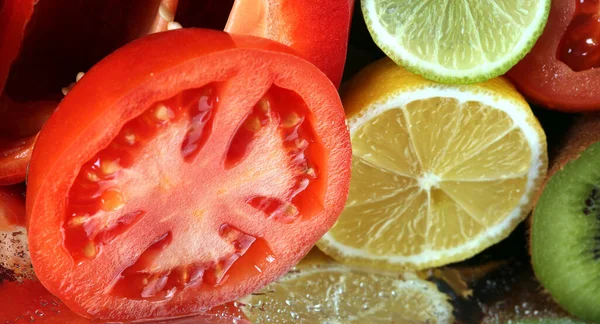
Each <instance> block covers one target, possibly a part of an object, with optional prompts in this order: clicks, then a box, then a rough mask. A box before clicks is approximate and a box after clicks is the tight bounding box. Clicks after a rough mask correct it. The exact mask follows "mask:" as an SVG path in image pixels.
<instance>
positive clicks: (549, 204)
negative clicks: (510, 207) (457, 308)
mask: <svg viewBox="0 0 600 324" xmlns="http://www.w3.org/2000/svg"><path fill="white" fill-rule="evenodd" d="M530 244H531V255H532V263H533V269H534V271H535V274H536V276H537V277H538V279H539V280H540V282H541V283H542V285H543V286H544V287H545V288H546V289H547V290H548V291H549V292H550V294H551V295H552V297H554V299H555V300H556V301H557V302H558V303H559V304H560V305H561V306H562V307H563V308H565V309H566V310H567V311H568V312H570V313H572V314H573V315H575V316H577V317H579V318H581V319H584V320H590V321H594V322H597V321H600V143H595V144H592V145H590V146H588V147H587V148H586V149H585V150H584V151H583V152H581V153H580V154H579V155H578V156H575V157H574V158H573V159H571V160H570V161H569V162H567V163H566V164H564V166H563V167H562V169H560V170H558V171H556V173H554V175H553V176H552V177H551V178H550V179H549V181H548V183H547V184H546V187H545V189H544V191H543V193H542V195H541V196H540V198H539V200H538V202H537V205H536V208H535V211H534V214H533V220H532V224H531V242H530Z"/></svg>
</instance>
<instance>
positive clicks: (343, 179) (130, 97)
mask: <svg viewBox="0 0 600 324" xmlns="http://www.w3.org/2000/svg"><path fill="white" fill-rule="evenodd" d="M82 107H85V109H81V108H82ZM350 162H351V147H350V139H349V134H348V130H347V127H346V124H345V116H344V111H343V108H342V105H341V102H340V99H339V97H338V94H337V90H336V89H335V87H334V86H333V85H332V84H331V82H330V81H329V80H328V79H327V78H326V77H325V76H324V75H323V74H322V72H321V71H319V70H318V69H317V68H316V67H314V66H313V65H312V64H310V63H309V62H307V61H305V60H303V59H301V58H299V57H297V56H296V55H294V54H292V53H291V50H290V49H289V48H288V47H287V46H284V45H281V44H278V43H275V42H272V41H269V40H266V39H261V38H255V37H249V36H232V35H228V34H226V33H223V32H219V31H210V30H202V29H183V30H177V31H169V32H164V33H158V34H155V35H151V36H148V37H145V38H142V39H140V40H137V41H134V42H132V43H130V44H129V45H126V46H125V47H123V48H121V49H119V50H117V51H116V52H115V53H113V54H111V55H110V56H108V57H107V58H106V59H104V60H102V61H101V62H100V63H98V64H97V65H96V66H95V67H94V68H92V69H91V70H90V71H89V72H88V73H87V74H86V77H84V78H83V79H82V80H81V81H80V82H79V83H77V84H76V85H75V87H74V88H73V89H72V91H71V92H70V93H69V95H68V96H67V97H65V99H64V100H63V101H62V102H61V104H60V105H59V108H58V109H57V111H56V112H55V113H54V114H53V115H52V117H50V120H49V121H48V122H47V123H46V125H45V126H44V128H43V130H42V132H41V133H40V135H39V138H38V140H37V144H36V146H35V148H34V152H33V157H32V160H31V165H30V171H29V182H28V188H27V198H28V200H27V215H28V229H29V244H30V250H31V254H32V261H33V264H34V267H35V270H36V274H37V276H38V278H39V279H40V281H41V282H42V283H43V284H44V286H46V287H47V288H48V289H49V290H50V291H51V292H52V293H54V294H56V295H57V296H58V297H59V298H60V299H61V300H63V301H64V302H65V303H66V304H67V305H68V306H69V307H70V308H71V309H72V310H74V311H75V312H77V313H78V314H81V315H82V316H86V317H90V318H95V319H103V320H119V321H120V320H133V319H148V318H156V317H169V316H181V315H187V314H192V313H199V312H203V311H206V310H208V309H209V308H211V307H213V306H216V305H219V304H222V303H224V302H228V301H232V300H235V299H236V298H238V297H240V296H243V295H246V294H248V293H251V292H253V291H255V290H256V289H257V288H259V287H261V286H263V285H265V284H267V283H269V282H270V281H272V280H274V279H276V278H277V277H278V276H280V275H282V274H283V273H285V272H286V271H287V270H288V269H289V268H290V267H291V266H293V265H294V264H295V263H296V262H298V261H299V260H300V259H301V258H302V257H303V256H304V255H305V254H306V253H307V252H308V251H309V250H310V248H311V247H312V246H313V244H314V243H315V242H316V241H317V240H318V239H319V238H320V237H321V236H322V235H323V234H324V233H325V232H326V231H327V230H328V229H329V228H330V227H331V226H332V225H333V223H334V222H335V220H336V219H337V217H338V214H339V213H340V212H341V210H342V209H343V207H344V203H345V200H346V198H347V192H348V185H349V176H350V173H349V172H350Z"/></svg>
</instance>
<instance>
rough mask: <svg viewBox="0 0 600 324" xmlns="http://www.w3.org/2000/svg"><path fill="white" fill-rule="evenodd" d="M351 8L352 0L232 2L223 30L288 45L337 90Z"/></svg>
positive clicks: (341, 71)
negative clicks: (319, 71) (326, 77)
mask: <svg viewBox="0 0 600 324" xmlns="http://www.w3.org/2000/svg"><path fill="white" fill-rule="evenodd" d="M353 6H354V0H331V1H323V0H236V1H235V3H234V4H233V8H232V10H231V14H230V16H229V20H228V21H227V25H226V26H225V31H226V32H228V33H232V34H240V35H252V36H259V37H265V38H268V39H272V40H274V41H278V42H280V43H283V44H285V45H288V46H290V47H291V48H293V49H294V50H295V51H296V52H297V53H298V54H300V55H301V56H302V57H304V58H305V59H307V60H308V61H310V62H312V63H313V64H315V65H316V66H317V67H318V68H319V69H321V71H323V72H324V73H325V74H326V75H327V76H328V77H329V79H330V80H331V82H333V84H334V85H335V86H336V87H338V86H339V85H340V82H341V80H342V73H343V71H344V63H345V61H346V49H347V46H348V35H349V32H350V23H351V19H352V11H353Z"/></svg>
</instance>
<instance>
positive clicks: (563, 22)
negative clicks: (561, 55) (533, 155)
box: [507, 0, 600, 112]
mask: <svg viewBox="0 0 600 324" xmlns="http://www.w3.org/2000/svg"><path fill="white" fill-rule="evenodd" d="M575 9H576V1H564V0H553V1H552V6H551V8H550V16H549V17H548V23H547V25H546V28H545V29H544V33H543V34H542V36H541V37H540V38H539V39H538V41H537V43H536V44H535V46H534V47H533V49H532V50H531V52H530V53H529V54H528V55H527V56H525V58H524V59H523V60H521V61H520V62H519V63H518V64H517V65H515V66H514V67H513V68H512V69H511V70H510V71H509V72H508V73H507V76H508V77H509V78H510V79H511V80H512V81H513V82H514V84H515V85H516V86H517V88H518V89H519V90H520V91H521V92H522V93H523V94H524V95H525V96H526V97H528V98H529V99H530V100H532V101H534V102H536V103H539V104H541V105H543V106H545V107H548V108H551V109H556V110H562V111H566V112H577V111H579V112H583V111H594V110H600V91H598V89H600V69H589V70H585V71H580V72H574V71H573V70H572V69H571V68H570V67H569V66H568V65H566V64H565V63H563V62H561V61H560V60H559V59H558V58H557V56H558V54H557V53H558V46H559V45H560V43H561V39H562V37H563V34H564V33H565V31H566V30H567V27H568V26H569V23H570V21H571V19H572V17H573V15H574V13H575Z"/></svg>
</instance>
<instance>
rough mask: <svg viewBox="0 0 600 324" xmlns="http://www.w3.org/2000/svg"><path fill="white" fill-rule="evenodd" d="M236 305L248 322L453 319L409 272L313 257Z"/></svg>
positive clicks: (435, 293)
mask: <svg viewBox="0 0 600 324" xmlns="http://www.w3.org/2000/svg"><path fill="white" fill-rule="evenodd" d="M309 259H310V254H309ZM238 304H239V305H240V306H241V309H242V310H243V311H244V313H245V314H246V316H247V317H248V318H249V319H250V320H251V321H252V322H253V323H267V322H269V323H332V324H333V323H407V324H410V323H452V321H453V316H452V306H451V305H450V303H449V301H448V296H447V295H445V294H443V293H441V292H440V291H439V290H438V289H437V287H436V286H435V285H434V284H433V283H431V282H429V281H426V280H423V279H420V278H418V277H417V276H416V275H415V274H411V273H408V274H404V275H398V274H390V273H379V272H373V271H367V270H361V269H354V268H351V267H348V266H344V265H340V264H332V263H328V262H324V263H322V264H315V262H314V258H313V260H311V261H308V263H307V262H305V261H303V262H301V263H300V264H299V265H298V267H297V268H296V269H295V270H293V271H291V272H290V273H288V274H287V275H285V276H284V277H283V278H281V279H279V280H278V281H276V282H273V283H271V284H269V285H268V286H266V287H265V288H263V289H262V290H261V291H259V292H257V293H254V294H252V295H250V296H247V297H245V298H244V299H242V300H241V301H240V302H239V303H238Z"/></svg>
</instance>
